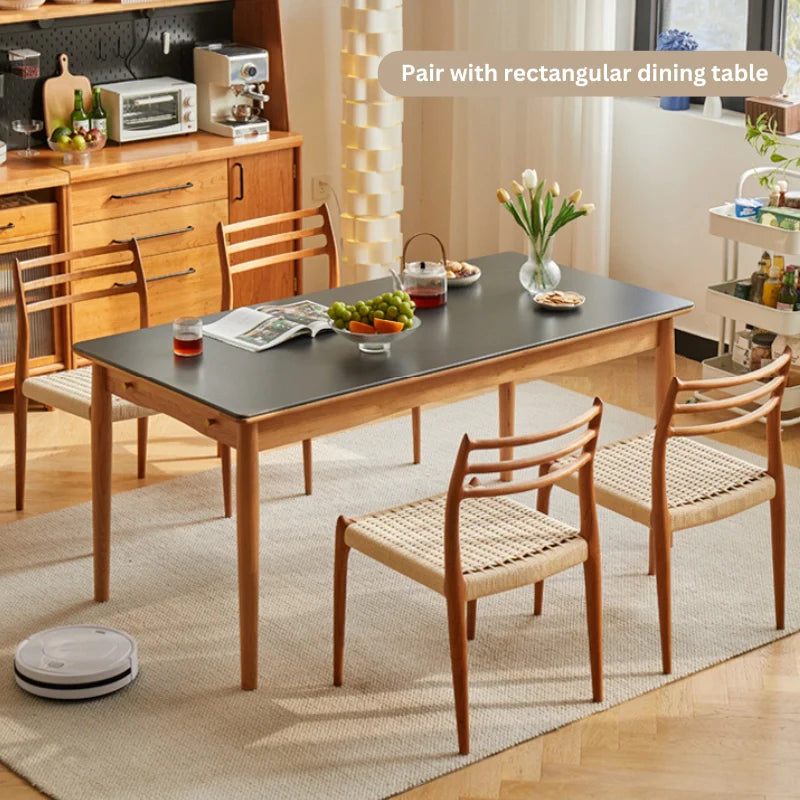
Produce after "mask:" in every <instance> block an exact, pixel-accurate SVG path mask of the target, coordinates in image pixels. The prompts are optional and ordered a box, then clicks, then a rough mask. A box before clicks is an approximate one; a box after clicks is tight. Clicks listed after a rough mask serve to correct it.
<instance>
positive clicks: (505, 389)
mask: <svg viewBox="0 0 800 800" xmlns="http://www.w3.org/2000/svg"><path fill="white" fill-rule="evenodd" d="M515 389H516V387H515V385H514V384H513V383H501V384H500V386H499V387H498V388H497V395H498V397H497V399H498V406H499V409H500V426H499V428H500V436H513V435H514V415H515V406H514V401H515V398H516V394H515ZM512 458H514V450H513V448H511V447H503V448H501V449H500V459H501V461H507V460H510V459H512ZM512 476H513V473H511V472H501V473H500V480H501V481H510V480H511V478H512Z"/></svg>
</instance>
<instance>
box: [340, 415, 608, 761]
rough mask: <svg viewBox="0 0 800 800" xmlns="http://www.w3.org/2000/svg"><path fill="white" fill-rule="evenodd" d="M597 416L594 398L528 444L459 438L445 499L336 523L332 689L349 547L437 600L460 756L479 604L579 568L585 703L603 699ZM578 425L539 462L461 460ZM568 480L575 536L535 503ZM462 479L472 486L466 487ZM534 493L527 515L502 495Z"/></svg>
mask: <svg viewBox="0 0 800 800" xmlns="http://www.w3.org/2000/svg"><path fill="white" fill-rule="evenodd" d="M602 409H603V407H602V403H601V402H600V400H599V399H595V401H594V404H593V406H592V408H591V409H590V410H589V411H587V412H586V413H584V414H582V415H581V416H579V417H577V418H576V419H573V420H572V421H570V422H568V423H566V424H564V425H562V426H561V427H559V428H557V429H554V430H551V431H547V432H546V433H540V434H536V435H532V436H506V437H501V438H498V439H490V440H484V441H480V440H479V441H472V440H470V438H469V437H468V436H466V435H465V436H464V438H463V439H462V440H461V447H460V448H459V450H458V455H457V456H456V460H455V464H454V465H453V471H452V474H451V477H450V486H449V488H448V490H447V493H446V494H440V495H437V496H435V497H428V498H426V499H424V500H417V501H415V502H412V503H408V504H406V505H403V506H397V507H395V508H389V509H386V510H384V511H377V512H375V513H373V514H368V515H366V516H363V517H359V518H358V519H348V518H347V517H339V520H338V522H337V525H336V547H335V559H334V577H333V587H334V588H333V683H334V685H335V686H341V684H342V676H343V668H344V635H345V605H346V595H347V561H348V556H349V553H350V549H351V548H353V549H355V550H359V551H361V552H362V553H364V554H365V555H367V556H370V557H371V558H374V559H375V560H377V561H379V562H381V563H382V564H384V565H386V566H387V567H390V568H392V569H394V570H396V571H397V572H400V573H402V574H403V575H406V576H407V577H409V578H411V579H412V580H415V581H417V582H418V583H421V584H422V585H423V586H427V587H428V588H429V589H433V590H434V591H435V592H438V593H439V594H441V595H443V596H444V598H445V600H446V603H447V619H448V628H449V638H450V662H451V669H452V675H453V693H454V695H455V709H456V724H457V729H458V749H459V752H460V753H462V754H466V753H469V708H468V684H467V640H468V639H473V638H474V637H475V626H476V614H477V602H478V598H480V597H486V596H488V595H492V594H497V593H499V592H505V591H508V590H509V589H516V588H518V587H520V586H526V585H529V584H532V583H536V582H537V581H542V580H543V579H544V578H545V577H546V576H549V575H554V574H555V573H557V572H562V571H563V570H565V569H568V568H569V567H573V566H575V565H577V564H583V569H584V580H585V585H586V612H587V622H588V633H589V650H590V664H591V674H592V698H593V699H594V700H595V701H596V702H600V701H601V700H602V699H603V668H602V605H601V575H600V544H599V540H598V533H597V514H596V508H595V500H594V482H593V477H592V470H593V461H594V452H595V448H596V445H597V432H598V429H599V427H600V419H601V417H602ZM584 426H586V431H584V432H583V433H582V434H581V435H579V436H578V437H577V438H574V439H573V440H572V441H570V442H569V443H567V444H560V443H559V444H556V445H555V449H554V450H552V451H551V452H548V453H545V454H541V455H533V456H528V457H520V458H516V459H513V458H512V459H511V460H499V461H488V462H487V461H483V460H480V461H472V460H471V458H472V455H473V454H474V453H476V451H485V450H498V449H501V448H508V447H525V446H527V445H533V444H539V443H544V442H548V441H550V440H552V439H555V438H558V437H561V436H564V435H566V434H569V433H572V432H573V431H576V430H578V429H579V428H583V427H584ZM501 453H502V450H501ZM571 453H576V457H575V458H574V459H573V460H572V461H571V462H570V463H569V465H568V466H566V467H564V469H562V470H559V471H556V472H549V473H548V472H547V471H543V470H542V469H541V465H543V464H544V465H546V466H547V467H549V465H550V464H551V463H552V462H553V461H555V460H557V459H559V458H562V457H564V456H567V455H568V454H571ZM500 458H501V459H502V458H503V456H502V455H501V456H500ZM537 466H538V467H540V469H539V475H538V477H536V478H531V477H530V476H529V477H527V479H524V480H523V479H518V480H516V481H515V480H513V473H514V472H516V471H518V470H525V469H530V468H533V467H537ZM506 472H508V473H512V480H511V482H508V483H503V482H496V483H493V484H491V485H481V484H480V482H479V480H478V478H477V476H479V475H482V476H485V475H493V474H497V473H506ZM573 474H574V475H575V476H576V479H577V480H578V483H579V484H580V528H579V529H575V528H572V527H570V526H569V525H566V524H565V523H563V522H561V521H559V520H556V519H553V518H552V517H550V516H548V515H547V514H546V513H544V512H542V511H541V509H540V508H539V502H538V501H539V499H540V498H541V496H542V495H541V493H542V492H546V491H547V490H548V489H549V487H550V486H552V484H553V483H555V482H556V481H558V480H561V479H563V478H565V477H566V476H568V475H573ZM470 475H471V476H473V478H472V480H471V481H470V482H469V483H466V479H467V477H468V476H470ZM534 489H536V490H538V492H539V494H538V495H537V510H534V509H532V508H529V507H528V506H525V505H522V504H521V503H518V502H517V501H515V500H511V499H509V498H508V497H507V495H511V494H517V493H520V492H528V491H532V490H534ZM465 501H466V502H465ZM465 612H466V615H465Z"/></svg>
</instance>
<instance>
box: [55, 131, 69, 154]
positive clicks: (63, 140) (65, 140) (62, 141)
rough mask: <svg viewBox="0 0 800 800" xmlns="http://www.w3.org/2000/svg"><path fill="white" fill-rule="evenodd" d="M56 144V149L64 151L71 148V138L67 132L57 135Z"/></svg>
mask: <svg viewBox="0 0 800 800" xmlns="http://www.w3.org/2000/svg"><path fill="white" fill-rule="evenodd" d="M56 144H57V145H58V149H59V150H61V151H62V152H66V151H67V150H71V149H72V139H71V138H70V136H69V135H67V134H63V135H62V136H59V137H58V139H57V140H56Z"/></svg>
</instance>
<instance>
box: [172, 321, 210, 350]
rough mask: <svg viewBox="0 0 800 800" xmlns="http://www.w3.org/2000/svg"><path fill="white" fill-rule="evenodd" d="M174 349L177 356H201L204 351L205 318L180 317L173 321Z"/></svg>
mask: <svg viewBox="0 0 800 800" xmlns="http://www.w3.org/2000/svg"><path fill="white" fill-rule="evenodd" d="M172 349H173V352H174V353H175V355H176V356H199V355H200V354H201V353H202V352H203V320H201V319H200V318H199V317H178V319H176V320H175V322H173V323H172Z"/></svg>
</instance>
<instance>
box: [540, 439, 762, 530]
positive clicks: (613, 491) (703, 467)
mask: <svg viewBox="0 0 800 800" xmlns="http://www.w3.org/2000/svg"><path fill="white" fill-rule="evenodd" d="M653 438H654V433H653V432H652V431H651V432H650V433H647V434H643V435H641V436H634V437H633V438H631V439H625V440H623V441H620V442H614V443H613V444H609V445H606V446H604V447H600V448H598V449H597V453H596V454H595V462H594V479H595V491H596V496H597V502H598V503H599V504H600V505H602V506H605V507H606V508H610V509H611V510H612V511H617V512H618V513H620V514H623V515H625V516H626V517H629V518H630V519H633V520H636V521H637V522H641V523H642V524H643V525H647V526H649V525H650V506H651V469H652V458H653ZM568 461H569V459H564V460H562V461H561V462H557V463H556V464H554V465H553V467H552V468H551V469H552V470H555V469H557V468H559V467H560V466H564V464H565V463H567V462H568ZM666 474H667V501H668V506H669V512H670V516H671V519H672V529H673V530H682V529H684V528H693V527H694V526H696V525H705V524H706V523H708V522H714V521H715V520H719V519H724V518H725V517H729V516H732V515H734V514H738V513H739V512H740V511H744V510H746V509H748V508H752V507H753V506H756V505H759V504H760V503H764V502H766V501H767V500H769V499H771V498H772V497H773V496H774V495H775V481H774V480H773V479H772V478H771V477H770V476H769V475H768V474H767V472H766V470H765V469H763V468H761V467H758V466H755V465H754V464H750V463H748V462H747V461H743V460H742V459H740V458H736V457H734V456H730V455H728V454H727V453H723V452H722V451H721V450H717V449H715V448H713V447H709V446H708V445H705V444H702V443H701V442H698V441H696V440H695V439H691V438H684V437H670V438H669V439H668V440H667V467H666ZM574 478H575V476H570V477H569V478H567V479H566V480H565V481H563V482H561V483H559V486H562V487H563V488H565V489H568V490H569V491H571V492H577V490H578V484H577V480H575V479H574Z"/></svg>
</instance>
